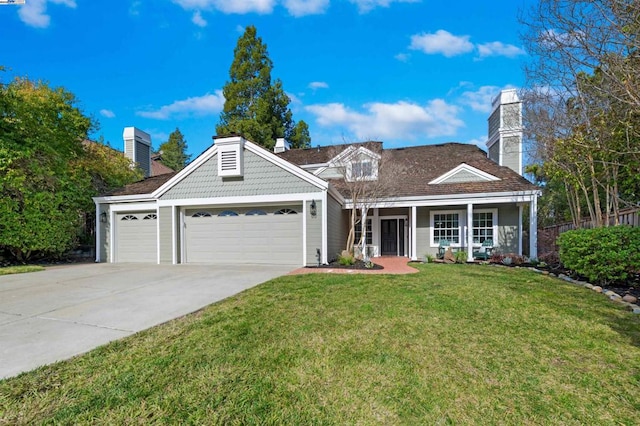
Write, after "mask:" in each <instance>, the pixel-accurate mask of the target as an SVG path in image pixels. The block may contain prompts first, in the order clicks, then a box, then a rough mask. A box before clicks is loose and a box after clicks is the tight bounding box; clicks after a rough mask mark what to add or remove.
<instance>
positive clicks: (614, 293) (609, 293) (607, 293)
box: [604, 290, 619, 297]
mask: <svg viewBox="0 0 640 426" xmlns="http://www.w3.org/2000/svg"><path fill="white" fill-rule="evenodd" d="M604 295H605V296H609V297H611V296H614V295H615V296H619V294H617V293H616V292H615V291H611V290H606V291H605V292H604Z"/></svg>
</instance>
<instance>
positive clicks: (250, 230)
mask: <svg viewBox="0 0 640 426" xmlns="http://www.w3.org/2000/svg"><path fill="white" fill-rule="evenodd" d="M185 255H186V261H187V263H217V264H234V263H235V264H238V263H268V264H282V265H299V264H300V263H301V262H302V206H279V207H257V208H241V209H240V208H225V209H207V208H200V209H195V210H187V211H186V212H185Z"/></svg>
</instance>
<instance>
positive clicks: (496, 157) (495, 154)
mask: <svg viewBox="0 0 640 426" xmlns="http://www.w3.org/2000/svg"><path fill="white" fill-rule="evenodd" d="M489 158H490V159H491V160H493V161H495V162H496V163H498V164H500V140H497V141H496V142H495V143H494V144H493V145H491V147H490V148H489Z"/></svg>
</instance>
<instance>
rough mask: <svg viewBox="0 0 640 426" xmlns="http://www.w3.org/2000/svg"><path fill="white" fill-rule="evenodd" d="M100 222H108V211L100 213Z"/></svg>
mask: <svg viewBox="0 0 640 426" xmlns="http://www.w3.org/2000/svg"><path fill="white" fill-rule="evenodd" d="M100 222H102V223H107V212H102V213H100Z"/></svg>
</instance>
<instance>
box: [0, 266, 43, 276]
mask: <svg viewBox="0 0 640 426" xmlns="http://www.w3.org/2000/svg"><path fill="white" fill-rule="evenodd" d="M37 271H44V268H43V267H42V266H37V265H20V266H5V267H3V268H0V275H11V274H24V273H26V272H37Z"/></svg>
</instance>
